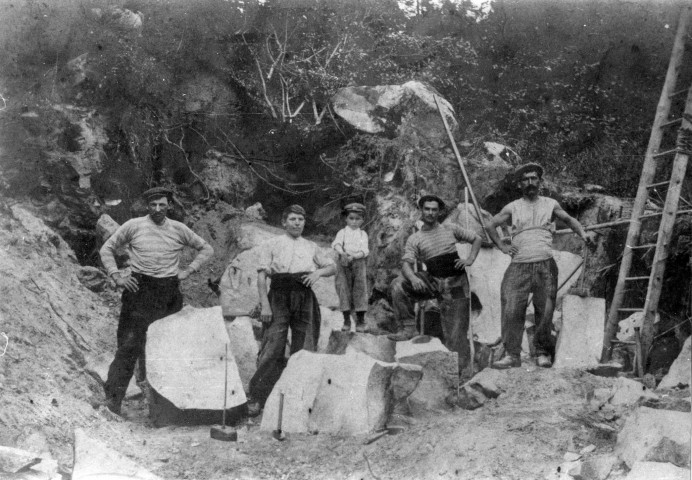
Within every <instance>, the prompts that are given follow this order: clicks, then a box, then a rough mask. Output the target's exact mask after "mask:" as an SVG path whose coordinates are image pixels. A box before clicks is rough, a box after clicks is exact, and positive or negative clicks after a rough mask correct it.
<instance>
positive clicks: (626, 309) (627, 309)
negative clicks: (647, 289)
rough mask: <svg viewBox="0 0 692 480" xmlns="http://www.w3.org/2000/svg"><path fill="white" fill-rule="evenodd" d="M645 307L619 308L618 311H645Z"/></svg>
mask: <svg viewBox="0 0 692 480" xmlns="http://www.w3.org/2000/svg"><path fill="white" fill-rule="evenodd" d="M643 311H644V309H643V308H618V312H643Z"/></svg>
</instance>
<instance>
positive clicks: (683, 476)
mask: <svg viewBox="0 0 692 480" xmlns="http://www.w3.org/2000/svg"><path fill="white" fill-rule="evenodd" d="M625 480H690V469H689V468H681V467H677V466H675V465H673V464H672V463H661V462H636V463H635V464H634V465H633V466H632V470H630V472H629V473H628V474H627V476H626V477H625Z"/></svg>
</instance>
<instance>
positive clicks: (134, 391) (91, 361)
mask: <svg viewBox="0 0 692 480" xmlns="http://www.w3.org/2000/svg"><path fill="white" fill-rule="evenodd" d="M113 358H114V353H102V354H101V355H97V356H93V357H92V356H87V358H86V360H87V364H86V366H85V367H84V371H85V372H86V373H88V374H89V375H91V376H92V377H93V378H94V379H95V380H96V381H97V382H99V383H100V384H101V386H103V384H104V383H106V380H108V368H109V367H110V365H111V362H112V361H113ZM141 394H142V391H141V390H140V389H139V387H138V386H137V381H136V380H135V376H134V375H133V376H132V378H131V379H130V383H129V384H128V386H127V391H126V392H125V398H126V399H127V398H134V397H137V396H139V395H141Z"/></svg>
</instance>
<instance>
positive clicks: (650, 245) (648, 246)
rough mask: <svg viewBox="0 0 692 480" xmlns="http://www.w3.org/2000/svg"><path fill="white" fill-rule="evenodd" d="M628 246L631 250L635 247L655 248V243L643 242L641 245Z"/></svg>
mask: <svg viewBox="0 0 692 480" xmlns="http://www.w3.org/2000/svg"><path fill="white" fill-rule="evenodd" d="M630 248H631V249H632V250H634V249H635V248H656V244H655V243H644V244H642V245H635V246H633V247H630Z"/></svg>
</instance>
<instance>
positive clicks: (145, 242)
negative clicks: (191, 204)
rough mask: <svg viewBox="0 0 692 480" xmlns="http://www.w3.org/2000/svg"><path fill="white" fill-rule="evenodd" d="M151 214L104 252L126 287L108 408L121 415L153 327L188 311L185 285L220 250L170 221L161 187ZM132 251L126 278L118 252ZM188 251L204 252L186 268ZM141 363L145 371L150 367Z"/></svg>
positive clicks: (150, 201) (122, 231) (167, 195)
mask: <svg viewBox="0 0 692 480" xmlns="http://www.w3.org/2000/svg"><path fill="white" fill-rule="evenodd" d="M142 197H143V198H144V199H145V200H146V202H147V209H148V210H149V214H148V215H146V216H144V217H138V218H133V219H131V220H128V221H127V222H125V223H124V224H123V225H122V226H120V228H118V230H116V231H115V233H114V234H113V235H112V236H111V237H110V238H109V239H108V240H107V241H106V243H104V244H103V247H101V251H100V254H101V262H102V263H103V266H104V267H105V268H106V270H107V272H108V275H109V276H111V277H112V278H113V280H114V281H115V283H116V285H117V286H118V287H123V288H124V290H123V295H122V309H121V311H120V320H119V322H118V334H117V339H118V343H117V345H118V346H117V351H116V353H115V358H114V359H113V362H112V363H111V365H110V368H109V369H108V380H107V381H106V383H105V385H104V390H105V393H106V406H107V407H108V409H109V410H111V411H112V412H114V413H117V414H120V409H121V404H122V400H123V398H124V397H125V392H126V390H127V386H128V384H129V383H130V379H131V378H132V374H133V373H134V369H135V363H136V362H137V359H138V358H140V357H141V358H144V357H143V355H144V346H145V342H146V333H147V329H148V328H149V325H151V324H152V323H153V322H155V321H156V320H159V319H161V318H163V317H166V316H168V315H171V314H173V313H175V312H178V311H179V310H180V309H181V308H182V307H183V295H182V293H181V292H180V281H181V280H185V279H186V278H187V277H188V276H190V274H192V273H194V272H196V271H197V270H199V268H200V266H201V265H202V264H204V263H205V262H206V261H208V260H209V259H210V258H211V256H212V255H213V254H214V250H213V248H212V247H211V245H209V244H208V243H207V242H205V241H204V240H203V239H202V238H201V237H200V236H199V235H197V234H196V233H194V232H193V231H192V230H190V229H189V228H188V227H187V226H186V225H185V224H183V223H181V222H177V221H175V220H171V219H169V218H166V215H167V213H168V210H169V208H170V205H171V204H170V202H171V201H172V192H171V191H170V190H168V189H166V188H162V187H157V188H152V189H150V190H147V191H146V192H144V193H143V194H142ZM120 247H126V248H127V251H128V254H129V258H130V264H129V270H130V272H128V273H125V272H127V270H126V271H125V272H121V271H119V270H118V267H117V265H116V262H115V252H116V250H118V249H119V248H120ZM184 247H191V248H193V249H195V250H197V251H198V254H197V256H196V257H195V259H194V260H193V261H192V262H191V263H190V264H189V265H188V266H187V267H185V268H182V269H181V268H180V265H179V261H180V254H181V253H182V251H183V248H184ZM143 364H144V362H140V367H142V368H143V367H144V365H143Z"/></svg>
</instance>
